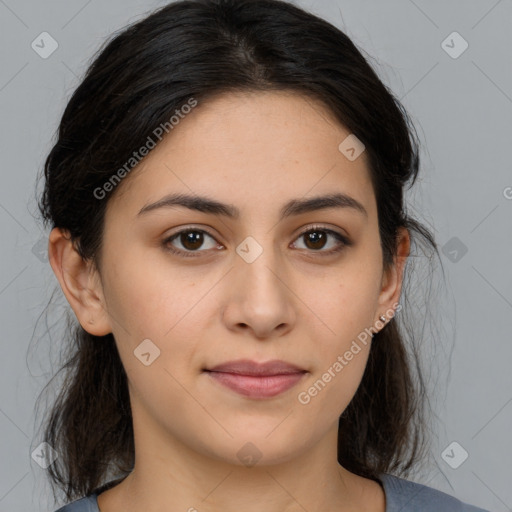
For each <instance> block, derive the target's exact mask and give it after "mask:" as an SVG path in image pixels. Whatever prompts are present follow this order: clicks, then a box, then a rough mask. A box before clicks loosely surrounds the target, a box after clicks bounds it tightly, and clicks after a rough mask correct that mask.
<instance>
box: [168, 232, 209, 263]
mask: <svg viewBox="0 0 512 512" xmlns="http://www.w3.org/2000/svg"><path fill="white" fill-rule="evenodd" d="M204 235H206V236H207V237H208V238H211V239H212V240H214V241H215V239H214V238H213V236H212V235H210V234H209V233H208V232H206V231H204V230H202V229H192V228H187V229H183V230H182V231H178V232H177V233H175V234H174V235H172V236H171V237H169V238H166V239H165V240H164V241H163V246H164V247H165V249H166V250H168V251H170V252H172V253H174V254H179V255H182V256H186V257H190V256H191V257H195V256H199V254H194V253H197V252H203V251H198V250H197V249H199V248H200V247H201V246H202V245H203V244H204ZM174 241H177V242H179V243H180V244H181V246H182V248H183V249H184V250H183V249H176V248H175V247H174V246H172V245H171V243H172V242H174ZM217 245H218V244H217ZM217 245H216V244H213V245H212V247H216V246H217ZM210 248H211V247H210Z"/></svg>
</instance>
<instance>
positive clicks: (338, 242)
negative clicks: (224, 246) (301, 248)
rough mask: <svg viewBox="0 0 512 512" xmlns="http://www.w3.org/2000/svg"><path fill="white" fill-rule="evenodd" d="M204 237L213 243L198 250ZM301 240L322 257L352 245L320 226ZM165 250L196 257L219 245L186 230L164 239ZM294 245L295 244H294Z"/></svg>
mask: <svg viewBox="0 0 512 512" xmlns="http://www.w3.org/2000/svg"><path fill="white" fill-rule="evenodd" d="M205 235H206V237H207V238H210V239H211V240H212V241H213V243H211V245H210V247H207V248H206V249H204V248H203V249H204V250H202V251H201V250H199V249H200V248H201V247H202V246H203V244H204V242H205ZM301 238H304V239H305V242H306V243H305V245H306V249H309V250H310V252H316V253H319V255H322V256H329V255H331V254H334V253H337V252H340V251H342V250H343V249H344V248H345V247H349V246H351V245H352V242H351V241H350V240H349V239H348V238H347V237H345V236H344V235H342V234H341V233H338V232H337V231H333V230H332V229H327V228H324V227H322V226H312V227H309V228H308V229H307V230H305V231H303V232H302V233H301V234H300V235H299V236H298V238H297V239H296V240H299V239H301ZM329 238H331V239H333V242H334V247H333V248H330V249H329V250H322V249H323V248H324V247H325V246H326V242H327V241H328V240H329ZM175 243H179V244H180V245H181V248H179V247H178V248H177V247H176V246H175V245H173V244H175ZM162 245H163V247H164V248H165V250H167V251H169V252H171V253H173V254H177V255H179V256H185V257H197V256H200V255H201V253H202V252H206V250H208V249H214V248H216V247H217V248H218V247H219V244H218V243H217V242H216V240H215V238H214V237H213V236H212V235H211V234H209V233H208V232H207V231H204V230H203V229H193V228H187V229H183V230H181V231H178V232H177V233H175V234H173V235H172V236H170V237H168V238H166V239H165V240H164V241H163V242H162ZM294 245H295V244H294Z"/></svg>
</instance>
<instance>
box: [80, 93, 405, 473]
mask: <svg viewBox="0 0 512 512" xmlns="http://www.w3.org/2000/svg"><path fill="white" fill-rule="evenodd" d="M348 135H349V132H348V131H347V130H346V129H345V128H343V127H342V126H341V125H339V124H338V123H337V122H336V121H335V120H334V119H333V118H332V117H331V116H330V115H329V112H328V111H327V110H325V109H324V108H323V107H322V105H321V104H319V103H315V102H313V101H312V100H309V99H306V98H304V97H301V96H299V95H296V94H292V93H284V92H272V93H251V94H249V93H237V94H229V95H226V96H221V97H218V98H216V99H214V100H210V101H208V102H205V103H204V104H201V103H200V104H199V105H198V106H197V107H196V108H195V109H194V110H193V111H192V112H191V113H189V114H188V115H187V116H186V117H185V118H184V119H182V120H181V121H180V122H179V125H177V126H175V127H174V129H173V131H172V132H171V133H170V135H169V136H168V137H167V138H166V139H164V140H163V141H162V142H161V143H160V144H159V145H158V146H157V147H156V148H155V149H153V150H152V151H151V152H150V153H149V155H148V156H147V157H146V158H145V159H144V160H143V161H142V162H141V164H140V165H139V166H138V167H136V168H135V169H134V170H133V171H132V172H131V174H130V175H128V176H127V177H126V178H124V181H123V182H121V184H120V185H118V188H117V190H116V191H115V193H114V195H113V197H112V198H111V199H110V200H109V203H108V205H107V211H106V216H105V230H104V234H103V246H102V251H101V265H100V272H99V274H98V280H97V283H98V285H97V286H98V288H97V292H98V297H99V300H100V301H101V304H102V308H103V310H104V312H105V314H104V317H103V318H104V320H103V321H104V322H105V324H104V325H105V326H106V327H105V333H106V332H113V334H114V337H115V340H116V344H117V347H118V350H119V354H120V357H121V360H122V363H123V365H124V367H125V370H126V373H127V376H128V381H129V390H130V399H131V403H132V413H133V417H134V426H135V428H136V430H137V432H139V434H136V435H139V439H140V436H142V435H144V436H146V441H147V442H148V443H149V442H151V441H150V439H153V440H156V439H158V440H159V441H162V440H164V439H165V440H166V441H168V442H170V443H173V444H174V445H175V446H180V447H182V448H183V449H186V450H190V451H194V452H196V453H200V454H202V455H207V456H210V457H214V458H216V459H220V460H223V461H226V462H230V463H234V464H242V463H244V461H243V456H244V455H247V454H249V455H253V456H255V457H258V458H259V457H261V462H260V463H267V464H272V463H277V462H279V461H285V460H290V459H291V458H293V457H296V456H297V455H299V454H300V453H301V452H303V451H304V450H307V449H308V448H311V447H313V446H314V445H315V444H317V443H319V442H320V441H321V440H322V439H324V438H325V436H326V434H327V433H328V432H332V431H333V429H334V428H336V426H337V422H338V418H339V416H340V414H341V413H342V412H343V410H344V409H345V408H346V407H347V405H348V403H349V402H350V400H351V399H352V397H353V395H354V394H355V392H356V389H357V387H358V385H359V383H360V381H361V378H362V375H363V371H364V368H365V364H366V361H367V357H368V352H369V349H370V344H371V338H370V337H369V336H368V335H366V337H365V336H364V335H362V333H364V330H365V328H366V329H369V328H371V327H372V326H375V324H376V322H377V321H378V318H379V317H380V316H381V315H382V314H384V313H385V312H386V311H388V314H387V316H388V318H389V317H390V316H392V315H390V314H389V311H390V310H391V308H393V304H394V305H395V306H396V300H397V297H398V294H399V287H400V282H399V281H400V279H399V276H398V278H397V275H396V273H390V274H388V273H387V272H384V269H383V266H382V251H381V246H380V238H379V231H378V218H377V205H376V201H375V195H374V191H373V189H372V185H371V182H370V175H369V171H368V168H367V161H366V155H365V153H364V152H363V153H362V154H361V155H360V156H359V157H358V158H356V159H355V160H353V161H351V160H349V159H348V158H346V156H345V155H344V154H343V153H342V152H340V150H339V145H340V143H341V142H342V141H343V140H344V139H345V138H346V137H347V136H348ZM176 194H182V195H187V196H193V197H194V198H196V199H197V198H199V197H201V198H208V200H211V201H215V202H217V203H222V204H223V205H226V206H225V208H224V209H220V208H202V210H203V211H200V210H198V209H194V207H193V205H192V204H189V206H190V208H187V207H185V206H183V205H179V204H176V201H174V202H173V201H167V203H166V202H165V201H164V200H165V198H169V197H170V196H171V195H176ZM336 194H339V195H340V197H342V195H344V196H347V197H348V198H350V199H348V200H347V197H345V202H344V203H342V204H341V205H339V204H338V205H334V202H332V203H331V205H330V207H325V203H323V204H322V203H321V202H318V203H316V204H315V203H314V202H312V201H311V200H312V199H313V198H320V197H324V196H327V195H336ZM304 201H308V202H309V206H310V208H307V207H301V208H300V207H298V205H300V204H302V203H303V202H304ZM157 203H159V204H157ZM196 204H199V203H196ZM286 205H287V206H288V207H287V208H286V209H285V210H284V212H283V209H284V208H285V206H286ZM354 205H359V206H357V207H356V206H354ZM217 206H218V205H217ZM303 206H304V205H303ZM306 206H307V203H306ZM228 213H230V214H229V215H228ZM84 315H85V313H83V311H81V312H80V313H79V317H80V316H82V317H83V316H84ZM95 321H97V322H99V323H101V321H100V320H95V318H94V315H93V318H92V320H89V322H87V321H85V320H84V321H83V322H82V321H81V323H82V325H83V326H84V327H85V328H86V329H87V330H89V331H91V329H93V327H91V324H94V322H95ZM107 324H108V325H107ZM380 327H382V326H381V325H380ZM376 330H378V329H375V330H374V332H375V331H376ZM367 332H368V331H367ZM364 338H366V342H363V341H362V340H363V339H364ZM354 343H355V344H354ZM356 347H358V348H356ZM350 354H351V355H350ZM237 360H250V361H253V362H256V363H263V362H268V361H275V360H279V361H281V362H284V363H288V365H293V368H292V369H290V367H284V366H280V367H273V368H270V367H268V368H266V370H267V372H266V376H261V375H260V376H255V375H252V376H249V375H245V376H241V375H238V376H237V375H234V374H233V373H232V372H235V371H237V370H236V369H233V367H232V368H231V369H229V368H228V369H227V370H226V368H224V369H225V370H226V371H225V372H222V371H218V372H215V371H207V370H212V369H213V368H214V367H216V366H217V365H221V364H224V363H228V362H233V361H237ZM283 368H284V369H283ZM221 369H222V368H221ZM238 370H239V371H241V372H242V373H246V374H247V373H248V372H249V371H248V370H247V369H245V370H240V367H238ZM286 372H291V373H288V374H286V375H284V373H286ZM279 374H280V375H279ZM142 433H143V434H142ZM246 443H252V445H246ZM244 450H245V451H244ZM251 451H253V452H254V453H251Z"/></svg>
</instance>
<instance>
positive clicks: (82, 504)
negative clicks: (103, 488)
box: [55, 493, 99, 512]
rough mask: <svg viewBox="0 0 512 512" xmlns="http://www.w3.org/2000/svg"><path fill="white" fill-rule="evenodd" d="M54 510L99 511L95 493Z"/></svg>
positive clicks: (65, 511)
mask: <svg viewBox="0 0 512 512" xmlns="http://www.w3.org/2000/svg"><path fill="white" fill-rule="evenodd" d="M55 512H99V508H98V502H97V500H96V493H94V494H90V495H89V496H85V498H80V499H79V500H76V501H73V502H71V503H68V504H67V505H64V506H63V507H61V508H59V509H58V510H56V511H55Z"/></svg>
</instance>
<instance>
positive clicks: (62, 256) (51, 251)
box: [48, 228, 112, 336]
mask: <svg viewBox="0 0 512 512" xmlns="http://www.w3.org/2000/svg"><path fill="white" fill-rule="evenodd" d="M48 259H49V261H50V265H51V266H52V268H53V271H54V273H55V275H56V276H57V279H58V280H59V283H60V286H61V288H62V291H63V292H64V295H65V296H66V299H67V300H68V302H69V304H70V306H71V308H72V309H73V311H74V312H75V315H76V317H77V319H78V321H79V322H80V325H81V326H82V327H83V328H84V329H85V330H86V331H87V332H88V333H89V334H93V335H94V336H105V335H106V334H109V333H111V332H112V328H111V326H110V321H109V318H108V315H107V312H106V308H105V307H104V305H105V300H104V296H103V287H102V285H101V279H100V276H99V273H98V271H97V269H96V268H95V267H94V266H93V264H92V262H91V261H87V260H84V259H83V258H82V256H80V254H79V253H78V251H77V250H76V248H75V246H74V244H73V242H72V241H71V237H70V235H69V233H68V232H67V231H66V230H61V229H60V228H54V229H52V231H51V233H50V236H49V241H48Z"/></svg>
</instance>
